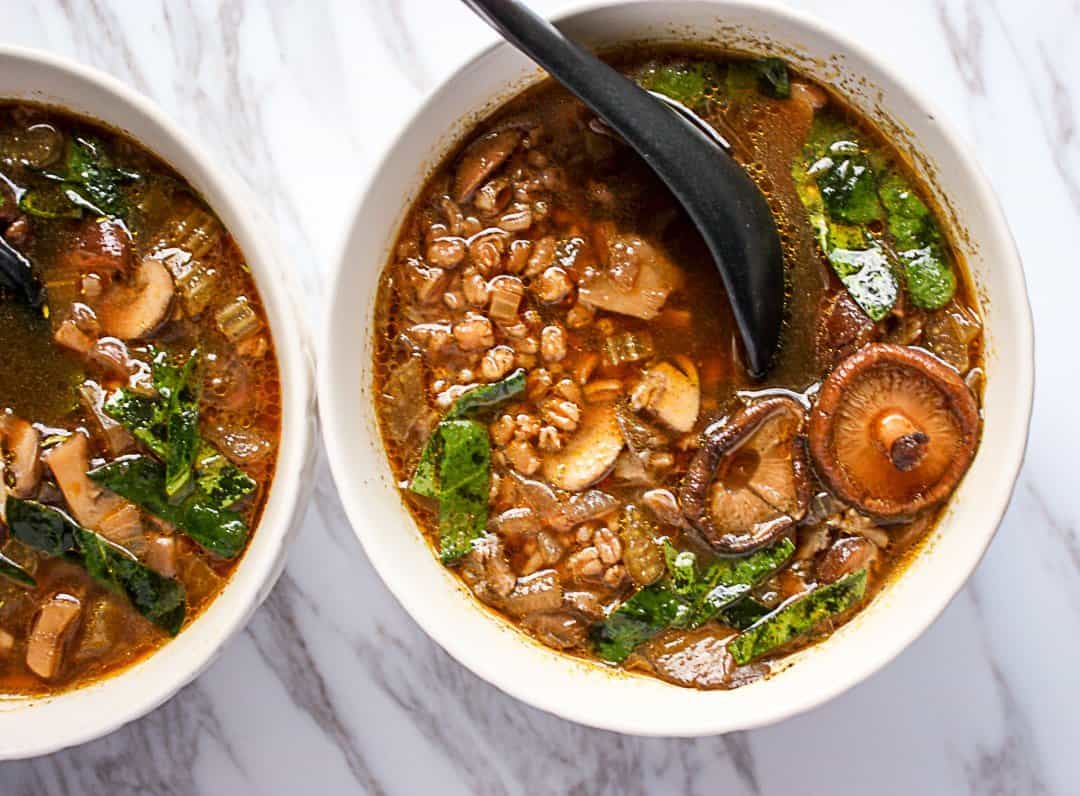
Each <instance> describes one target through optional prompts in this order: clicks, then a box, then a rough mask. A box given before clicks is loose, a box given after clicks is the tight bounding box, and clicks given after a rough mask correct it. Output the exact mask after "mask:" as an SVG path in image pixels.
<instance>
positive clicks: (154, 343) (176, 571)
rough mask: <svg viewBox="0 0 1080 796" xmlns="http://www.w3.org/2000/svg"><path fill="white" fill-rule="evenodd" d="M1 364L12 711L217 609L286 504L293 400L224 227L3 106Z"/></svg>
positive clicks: (117, 156) (131, 167) (108, 155)
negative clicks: (267, 509)
mask: <svg viewBox="0 0 1080 796" xmlns="http://www.w3.org/2000/svg"><path fill="white" fill-rule="evenodd" d="M27 273H30V274H32V276H33V287H31V288H27V287H26V284H25V282H24V281H23V280H21V279H20V275H22V276H23V277H25V275H26V274H27ZM0 350H2V351H3V355H2V356H0V697H2V696H5V695H23V694H39V693H50V692H56V691H60V690H63V689H65V688H67V687H70V686H73V685H76V684H81V683H84V682H87V681H89V680H93V679H96V678H99V677H102V676H105V675H107V674H109V673H112V672H114V671H117V670H119V669H121V668H122V667H124V666H127V665H129V664H131V663H133V662H134V661H136V660H138V659H139V658H141V657H143V656H145V655H146V654H148V653H149V652H151V651H152V650H154V649H156V648H157V647H158V646H160V645H161V644H162V643H164V642H165V641H166V640H168V639H169V638H170V637H172V636H175V635H177V634H178V633H180V632H181V631H182V629H183V628H184V627H185V626H186V625H187V624H189V623H190V622H191V621H192V620H193V619H194V618H195V617H196V616H197V615H198V614H199V612H200V611H202V610H203V609H204V608H205V607H206V606H207V605H208V604H209V603H210V602H211V601H212V600H213V599H214V598H215V596H216V595H217V594H218V593H219V592H220V590H221V589H222V587H223V585H224V584H225V583H226V581H227V580H228V578H229V576H230V574H231V573H232V571H233V569H234V568H235V567H236V565H237V562H238V561H239V560H240V557H241V556H242V554H243V552H244V550H245V548H246V546H247V543H248V539H249V536H250V535H251V533H252V531H253V530H254V528H255V527H256V526H257V524H258V521H259V515H260V513H261V511H262V506H263V502H264V499H265V496H266V493H267V490H268V489H269V487H270V481H271V478H272V477H273V472H274V463H275V459H276V455H277V445H278V429H279V424H280V395H279V392H280V391H279V384H278V371H277V365H276V360H275V355H274V348H273V341H272V339H271V336H270V330H269V328H268V325H267V323H266V318H265V315H264V311H263V307H262V304H261V303H260V300H259V295H258V292H257V291H256V289H255V285H254V283H253V281H252V278H251V275H250V274H249V272H248V270H247V268H246V266H245V264H244V257H243V254H242V252H241V251H240V250H239V248H238V247H237V245H236V243H235V242H234V241H233V239H232V238H231V237H230V236H229V234H228V232H227V230H225V229H224V227H223V226H222V224H221V222H220V221H219V220H218V218H217V217H216V216H215V215H214V213H213V211H212V210H211V209H210V208H209V207H207V205H206V203H205V202H204V201H203V200H202V198H201V197H200V196H199V195H198V193H197V192H196V191H195V190H194V189H193V188H192V187H191V186H190V185H188V184H187V183H186V182H185V181H184V179H183V177H181V176H180V175H178V174H176V173H175V172H174V171H173V170H171V169H170V168H169V167H168V166H166V165H165V164H164V163H162V162H161V161H160V160H158V159H157V158H156V157H154V156H153V155H152V154H151V153H149V152H147V151H146V150H145V149H143V148H142V147H141V146H140V145H139V144H138V143H137V142H135V141H133V140H131V139H130V138H127V137H125V136H123V135H121V134H118V133H116V132H114V131H110V130H107V129H104V128H102V127H100V126H97V125H95V124H92V123H90V122H88V121H85V120H83V119H80V118H77V117H74V116H72V115H70V114H68V113H65V112H63V111H61V110H59V109H54V108H46V107H40V106H33V105H16V104H0Z"/></svg>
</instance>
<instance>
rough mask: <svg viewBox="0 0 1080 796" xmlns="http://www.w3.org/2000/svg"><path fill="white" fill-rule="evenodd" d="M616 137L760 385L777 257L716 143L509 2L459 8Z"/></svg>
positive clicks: (749, 186)
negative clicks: (674, 206)
mask: <svg viewBox="0 0 1080 796" xmlns="http://www.w3.org/2000/svg"><path fill="white" fill-rule="evenodd" d="M463 2H464V3H465V4H466V5H467V6H469V7H470V8H471V9H472V10H473V11H475V12H476V13H477V14H478V15H479V16H480V17H481V18H483V19H484V20H485V21H487V22H488V24H490V25H491V26H492V27H493V28H495V30H497V31H498V32H499V33H500V34H501V35H502V36H503V37H504V38H505V39H507V40H508V41H509V42H510V43H511V44H513V45H514V46H515V47H517V48H518V49H519V50H521V51H522V52H524V53H525V54H526V55H528V56H529V57H530V58H532V59H533V60H534V61H536V63H538V64H539V65H540V66H542V67H543V68H544V69H545V70H546V71H547V72H548V73H549V74H550V75H551V76H552V77H554V78H555V79H556V80H557V81H559V82H560V83H561V84H562V85H563V86H565V87H566V88H567V89H569V90H570V91H571V92H572V93H573V94H575V95H576V96H577V97H578V98H579V99H580V100H581V101H582V102H584V103H585V105H586V106H588V107H589V108H590V109H591V110H592V111H593V112H594V113H596V114H597V115H598V116H599V117H600V118H601V119H603V120H604V121H605V122H606V123H607V124H608V126H609V127H611V128H612V129H613V130H614V131H615V132H617V133H618V134H619V135H620V136H622V138H623V140H625V141H626V142H627V144H629V145H630V146H631V147H632V148H633V149H635V150H636V151H637V152H638V154H639V155H641V156H642V157H643V158H644V159H645V161H646V163H648V164H649V166H651V167H652V169H653V170H654V171H655V172H656V173H657V174H658V175H659V176H660V178H661V179H662V180H663V181H664V182H665V184H667V186H668V188H670V189H671V191H672V193H673V194H675V196H676V198H678V199H679V201H680V202H681V203H682V205H683V207H684V208H685V209H686V211H687V213H688V215H689V216H690V218H691V220H692V221H693V222H694V224H695V225H696V226H697V228H698V229H699V230H700V231H701V232H702V237H703V238H704V239H705V242H706V243H707V244H708V246H709V249H710V251H711V253H712V255H713V258H714V260H715V261H716V265H717V268H718V270H719V271H720V276H721V278H722V280H723V283H724V287H725V288H726V290H727V294H728V297H729V299H730V302H731V308H732V314H733V315H734V317H735V322H736V325H737V326H738V329H739V333H740V337H741V339H742V342H743V347H744V349H745V351H746V358H747V363H746V364H747V370H748V371H749V372H750V374H751V375H752V376H754V377H761V376H763V375H764V374H765V372H766V371H767V370H768V367H769V364H770V361H771V360H772V356H773V353H774V351H775V350H776V347H777V345H778V344H779V339H780V328H781V325H782V319H783V303H784V285H783V255H782V250H781V246H780V238H779V234H778V233H777V231H776V224H775V222H774V221H773V218H772V212H771V210H770V209H769V206H768V204H767V203H766V201H765V199H764V197H763V196H762V195H761V192H760V190H758V188H757V186H756V185H755V184H754V182H753V181H752V180H751V179H750V178H749V177H748V176H747V174H746V172H745V171H744V170H743V168H742V167H741V166H740V165H739V164H738V163H736V162H735V161H734V160H733V159H732V158H731V157H730V156H729V155H728V154H727V153H726V152H725V151H724V150H723V149H722V148H720V147H719V146H718V145H717V143H716V141H715V140H714V139H713V138H711V137H709V136H707V135H706V134H705V133H704V132H702V130H700V129H699V128H697V127H696V126H694V125H691V124H689V123H687V122H686V121H685V120H684V119H683V118H682V117H681V116H679V115H678V114H676V113H675V112H674V111H673V110H672V109H671V108H668V107H667V106H665V105H664V104H662V103H660V102H659V101H658V100H656V99H655V98H653V97H652V96H650V95H649V93H648V92H646V91H645V90H644V89H642V88H641V87H640V86H638V85H637V84H636V83H634V82H633V81H632V80H630V79H628V78H626V77H624V76H623V75H621V74H619V72H617V71H616V70H615V69H613V68H611V67H610V66H608V65H607V64H606V63H604V62H603V61H601V60H600V59H599V58H597V57H596V56H595V55H593V54H592V53H590V52H589V51H588V50H586V49H585V48H584V47H582V46H580V45H578V44H576V43H575V42H573V41H571V40H570V39H568V38H567V37H566V36H564V35H563V34H562V33H560V32H559V31H558V30H557V29H556V28H555V26H554V25H552V24H551V23H550V22H548V21H547V20H546V19H544V18H543V17H541V16H539V15H537V14H535V13H534V12H533V11H531V10H530V9H529V8H528V7H527V6H526V5H525V4H524V3H522V2H520V1H519V0H463Z"/></svg>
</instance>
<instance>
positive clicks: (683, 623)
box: [592, 539, 795, 663]
mask: <svg viewBox="0 0 1080 796" xmlns="http://www.w3.org/2000/svg"><path fill="white" fill-rule="evenodd" d="M794 551H795V545H794V543H793V542H792V541H791V540H790V539H781V540H780V541H778V542H776V543H775V544H773V545H771V546H770V547H767V548H765V549H763V550H759V551H758V552H756V553H754V554H752V555H750V556H747V557H746V558H741V559H723V560H720V561H717V562H716V563H714V564H712V565H711V566H709V567H708V568H707V569H706V570H705V571H704V573H702V574H701V575H699V574H698V570H697V561H696V556H695V555H694V554H693V553H689V552H682V553H680V552H678V551H677V550H675V548H674V547H673V546H671V544H670V543H668V544H666V545H665V553H666V558H667V569H668V575H667V577H666V578H665V579H664V580H662V581H660V582H658V583H654V584H653V585H651V586H647V587H645V588H643V589H641V590H640V591H638V592H637V593H636V594H634V595H633V596H632V597H630V599H628V600H627V601H626V602H624V603H623V604H622V605H620V606H619V607H618V608H617V609H616V610H615V611H614V612H613V613H612V614H611V616H609V617H608V618H607V620H605V621H604V622H602V623H600V624H599V625H597V626H596V627H594V628H593V631H592V638H593V642H594V644H595V647H596V652H597V654H598V655H599V656H600V657H601V658H604V659H605V660H608V661H612V662H614V663H621V662H622V661H624V660H626V658H627V657H628V656H629V655H630V653H631V652H633V650H634V647H636V646H637V645H639V644H641V643H642V642H644V641H647V640H648V639H650V638H652V637H653V636H655V635H656V634H657V633H659V632H660V631H661V630H663V629H664V628H666V627H676V628H692V627H697V626H698V625H700V624H702V623H704V622H707V621H708V620H710V619H712V618H713V617H714V616H716V614H717V612H719V611H720V610H721V609H723V608H725V607H726V606H728V605H731V604H732V603H734V602H735V601H736V600H739V599H741V598H743V597H745V596H746V594H747V593H748V592H749V591H750V590H751V589H752V588H753V587H754V586H755V585H756V584H757V583H759V582H761V581H762V580H764V579H765V578H766V577H767V576H768V575H769V574H771V573H772V572H773V571H775V570H776V569H777V568H779V567H780V566H781V565H782V564H783V563H784V562H785V561H786V560H787V559H788V558H790V557H791V554H792V553H793V552H794Z"/></svg>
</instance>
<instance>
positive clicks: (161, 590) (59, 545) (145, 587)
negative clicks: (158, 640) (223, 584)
mask: <svg viewBox="0 0 1080 796" xmlns="http://www.w3.org/2000/svg"><path fill="white" fill-rule="evenodd" d="M5 511H6V514H7V518H8V527H9V528H10V529H11V534H12V536H14V537H15V538H16V539H18V540H19V541H21V542H23V543H24V544H27V545H30V546H31V547H33V548H35V549H37V550H40V551H42V552H43V553H45V554H46V555H49V556H54V557H55V556H67V557H70V558H74V559H75V560H78V561H80V562H81V563H82V565H83V566H84V567H85V568H86V571H87V572H88V573H89V574H90V576H91V577H92V578H94V580H96V581H97V582H98V583H100V584H101V585H102V586H104V587H105V588H108V589H111V590H112V591H115V592H117V593H119V594H123V595H124V596H126V597H127V598H128V599H129V600H130V601H131V604H132V605H133V606H134V607H135V609H136V610H137V611H138V612H139V613H141V614H142V615H143V616H145V617H146V618H147V619H149V620H150V621H151V622H153V623H154V624H156V625H158V626H159V627H161V628H162V629H163V630H165V631H166V632H167V633H169V634H170V635H176V634H177V633H178V632H179V631H180V627H181V625H182V624H183V622H184V615H185V612H186V600H185V596H184V587H183V586H182V585H181V584H180V583H179V582H178V581H176V580H173V579H171V578H166V577H163V576H161V575H159V574H157V573H156V572H154V571H153V570H151V569H149V568H148V567H146V566H144V565H142V564H140V563H139V561H138V560H137V559H136V558H135V557H134V556H132V555H131V554H130V553H129V552H127V551H126V550H124V549H123V548H121V547H119V546H117V545H115V544H113V543H112V542H110V541H109V540H108V539H106V538H105V537H104V536H102V535H101V534H98V533H94V532H93V531H90V530H87V529H86V528H83V527H81V526H80V525H79V524H78V523H76V522H75V521H74V520H73V519H71V518H70V517H68V516H67V515H66V514H65V513H64V512H62V511H60V510H59V509H56V508H53V507H52V506H46V505H44V504H42V503H38V502H36V501H33V500H20V499H19V498H15V497H9V498H8V499H7V504H6V508H5Z"/></svg>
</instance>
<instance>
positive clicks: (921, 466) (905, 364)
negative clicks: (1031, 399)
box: [810, 343, 979, 517]
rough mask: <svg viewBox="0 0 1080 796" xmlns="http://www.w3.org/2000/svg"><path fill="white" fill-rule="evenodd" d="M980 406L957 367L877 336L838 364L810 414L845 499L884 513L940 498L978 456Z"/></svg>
mask: <svg viewBox="0 0 1080 796" xmlns="http://www.w3.org/2000/svg"><path fill="white" fill-rule="evenodd" d="M978 433H979V408H978V405H977V404H976V403H975V398H974V397H973V396H972V394H971V391H970V390H968V388H967V386H966V385H965V384H964V382H963V380H962V379H961V378H960V376H959V375H958V374H957V373H956V371H955V370H953V369H952V368H950V367H949V366H948V365H946V364H945V363H943V362H942V361H941V360H939V359H937V358H936V357H934V356H933V355H931V354H929V353H927V352H925V351H922V350H920V349H917V348H909V347H907V346H897V345H889V344H884V343H877V344H873V345H869V346H867V347H865V348H863V349H861V350H860V351H858V352H856V353H855V354H853V355H852V356H850V357H848V358H847V359H845V360H844V361H843V362H842V363H840V365H838V366H837V368H836V369H835V370H834V371H833V372H832V374H830V376H829V377H828V378H827V379H826V380H825V383H824V384H823V385H822V388H821V391H820V392H819V394H818V400H817V404H816V405H815V406H814V410H813V412H812V413H811V416H810V453H811V456H812V457H813V461H814V467H815V469H816V470H817V472H818V475H819V476H821V479H822V480H823V481H824V482H825V484H826V485H827V486H828V487H829V488H830V489H831V490H832V491H833V492H834V493H835V494H836V495H837V497H839V498H840V499H841V500H843V501H845V502H846V503H849V504H851V505H854V506H856V507H858V508H860V509H862V510H863V511H866V512H868V513H870V514H873V515H875V516H878V517H899V516H905V515H910V514H914V513H915V512H917V511H920V510H921V509H925V508H927V507H929V506H933V505H936V504H939V503H941V502H942V501H944V500H945V499H946V498H948V497H949V495H951V494H952V492H953V490H954V489H956V485H957V484H958V483H959V482H960V479H961V478H962V477H963V475H964V473H965V472H966V471H967V468H968V466H969V465H970V464H971V460H972V459H973V458H974V456H975V446H976V444H977V442H978Z"/></svg>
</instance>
